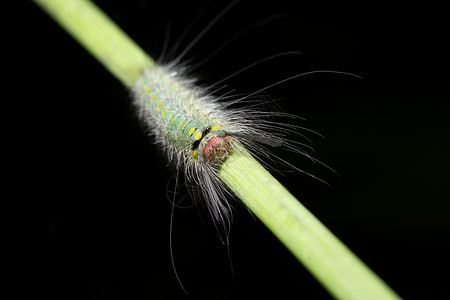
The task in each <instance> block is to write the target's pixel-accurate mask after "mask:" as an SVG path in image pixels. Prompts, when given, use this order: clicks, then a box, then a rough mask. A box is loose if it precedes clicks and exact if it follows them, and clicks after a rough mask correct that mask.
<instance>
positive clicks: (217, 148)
mask: <svg viewBox="0 0 450 300" xmlns="http://www.w3.org/2000/svg"><path fill="white" fill-rule="evenodd" d="M230 148H231V145H230V142H229V141H228V140H226V139H225V138H223V137H220V136H216V137H213V138H212V139H211V140H210V141H209V142H208V144H206V146H205V148H203V157H204V158H205V160H207V161H210V162H220V161H222V160H223V159H224V158H225V157H226V156H227V154H228V152H229V150H230Z"/></svg>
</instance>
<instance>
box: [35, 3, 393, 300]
mask: <svg viewBox="0 0 450 300" xmlns="http://www.w3.org/2000/svg"><path fill="white" fill-rule="evenodd" d="M34 1H35V2H36V3H37V4H38V5H40V6H41V7H42V8H43V9H44V10H45V11H46V12H47V13H48V14H49V15H50V16H51V17H53V18H54V19H55V20H56V21H57V22H58V23H59V24H60V25H61V26H62V27H64V28H65V29H66V30H67V31H68V32H69V33H70V34H71V35H72V36H73V37H74V38H75V39H76V40H78V42H79V43H80V44H82V45H83V46H84V47H85V48H86V49H87V50H88V51H89V52H90V53H91V54H92V55H93V56H95V57H96V58H97V59H98V60H99V61H100V62H101V63H102V64H103V65H104V66H105V67H106V68H107V69H108V70H109V71H110V72H111V73H112V74H113V75H114V76H116V77H117V78H118V79H119V80H120V81H121V82H122V83H123V84H124V85H125V86H127V87H131V86H132V85H133V84H134V82H135V81H136V80H137V79H138V78H139V77H140V75H141V73H142V72H143V71H144V70H146V69H147V68H150V67H152V66H155V65H156V64H155V63H154V61H153V60H152V59H151V58H150V57H149V56H148V55H147V54H146V53H145V52H144V51H143V50H141V49H140V48H139V46H137V45H136V44H135V43H134V42H133V41H132V40H131V39H130V38H129V37H128V36H127V35H126V34H125V33H124V32H123V31H122V30H121V29H120V28H118V27H117V26H116V25H115V24H114V23H113V22H112V21H111V20H110V19H109V18H108V17H107V16H106V15H105V14H104V13H103V12H102V11H100V10H99V9H98V8H97V7H96V6H95V5H94V4H93V3H92V2H90V1H87V0H34ZM219 175H220V177H221V178H222V180H223V181H224V182H225V183H226V184H227V185H228V187H229V188H230V189H231V190H232V191H233V192H234V193H235V194H236V195H237V196H238V197H239V198H240V199H241V200H242V201H243V202H244V203H245V204H246V205H247V206H248V207H249V208H250V209H251V210H252V211H253V213H254V214H255V215H256V216H258V218H259V219H260V220H261V221H262V222H263V223H264V224H265V225H266V226H267V227H268V228H269V229H270V230H271V231H272V232H273V233H274V234H275V235H276V236H277V237H278V238H279V239H280V241H281V242H282V243H283V244H284V245H285V246H286V247H287V248H288V249H289V250H290V251H291V252H292V253H293V254H294V255H295V256H296V257H297V259H298V260H299V261H300V262H301V263H303V264H304V265H305V267H306V268H307V269H308V270H309V271H310V272H311V273H312V274H313V275H314V276H315V277H316V278H317V279H318V280H319V281H320V282H321V283H322V285H323V286H324V287H325V288H326V289H327V290H328V291H329V292H330V293H331V294H332V295H333V296H335V297H336V298H339V299H398V298H399V297H398V296H397V294H395V292H394V291H392V290H391V289H390V288H389V287H388V286H387V285H386V284H385V283H384V282H383V281H382V280H381V279H380V278H379V277H378V276H377V275H376V274H374V273H373V272H372V271H371V270H370V269H369V268H368V267H367V266H366V265H365V264H364V263H363V262H361V260H359V259H358V258H357V257H356V256H355V255H354V254H353V253H352V252H351V251H350V250H349V249H348V248H347V247H346V246H345V245H344V244H343V243H342V242H341V241H339V240H338V239H337V238H336V237H335V236H334V235H333V234H332V233H331V232H330V231H329V230H328V229H327V228H326V227H325V226H324V225H323V224H322V223H321V222H320V221H319V220H317V219H316V218H315V217H314V215H312V214H311V213H310V212H309V211H308V210H307V209H306V208H305V207H304V206H303V205H302V204H301V203H300V202H299V201H298V200H297V199H295V198H294V196H292V195H291V194H290V193H289V192H288V191H287V190H286V189H285V188H283V186H282V185H281V184H280V183H279V182H278V181H277V180H276V179H275V178H273V177H272V176H271V175H270V174H269V173H268V172H267V171H266V170H265V169H264V168H263V167H262V166H261V165H260V164H259V163H258V162H256V161H255V159H253V158H252V156H251V155H250V154H249V153H248V152H247V151H246V150H245V149H243V148H240V147H239V146H235V147H234V151H233V153H232V154H231V155H230V157H228V159H227V160H226V161H225V163H224V164H223V165H222V167H221V169H220V171H219Z"/></svg>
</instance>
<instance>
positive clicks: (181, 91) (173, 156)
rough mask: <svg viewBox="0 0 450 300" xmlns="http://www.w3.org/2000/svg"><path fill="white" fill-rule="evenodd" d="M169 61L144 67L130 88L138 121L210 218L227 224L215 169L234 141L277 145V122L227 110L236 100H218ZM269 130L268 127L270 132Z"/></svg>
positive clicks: (226, 207) (257, 113)
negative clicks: (203, 204)
mask: <svg viewBox="0 0 450 300" xmlns="http://www.w3.org/2000/svg"><path fill="white" fill-rule="evenodd" d="M182 73H183V72H182V71H180V70H178V69H177V68H176V67H175V66H173V65H167V66H158V67H153V68H151V69H148V70H147V71H145V72H144V73H143V75H142V76H141V78H140V79H139V80H138V81H137V82H136V84H135V86H134V87H133V90H132V92H133V98H134V101H135V105H136V106H137V108H138V110H139V112H138V113H139V116H140V119H141V120H142V121H143V122H144V124H145V125H146V126H147V127H148V128H149V130H150V133H151V135H153V137H154V139H155V143H156V144H158V145H159V146H160V147H161V148H162V149H163V151H164V152H165V153H167V156H168V159H169V162H170V163H173V164H174V165H175V166H176V168H177V170H179V169H184V170H185V179H186V181H187V182H188V183H190V184H191V185H193V186H194V187H196V188H194V191H199V192H200V194H201V196H202V198H203V199H204V200H205V201H206V207H207V209H208V211H209V212H210V214H211V215H212V217H213V219H214V220H216V221H218V222H219V223H221V224H225V223H229V221H230V217H231V206H230V204H229V202H228V200H227V194H229V192H228V190H227V188H226V186H225V184H224V183H223V182H222V181H221V179H220V178H219V177H218V175H217V171H218V168H220V165H221V164H222V162H223V161H224V160H226V159H227V157H228V156H229V155H230V154H231V152H232V151H233V149H234V147H233V145H236V144H238V143H239V144H241V145H243V146H245V147H246V148H247V149H250V150H252V149H253V150H255V149H258V150H257V152H258V153H263V152H264V149H263V148H261V147H259V146H258V145H257V144H256V143H255V141H258V142H262V143H266V144H270V145H281V144H282V143H284V142H285V141H284V140H283V138H282V137H281V135H279V134H277V133H278V131H281V129H282V126H276V125H274V124H273V123H271V122H270V121H268V120H267V119H264V118H263V117H264V115H265V113H264V112H261V111H260V110H252V109H251V108H247V109H246V108H239V109H236V108H231V107H229V106H231V105H232V104H234V103H236V102H240V100H241V99H242V98H241V99H237V100H235V101H227V102H222V101H221V98H220V97H219V98H217V97H214V96H212V95H211V93H209V92H208V91H209V89H208V88H203V87H198V86H196V85H194V82H195V81H194V80H193V79H187V78H186V77H185V76H183V74H182ZM269 129H270V130H269Z"/></svg>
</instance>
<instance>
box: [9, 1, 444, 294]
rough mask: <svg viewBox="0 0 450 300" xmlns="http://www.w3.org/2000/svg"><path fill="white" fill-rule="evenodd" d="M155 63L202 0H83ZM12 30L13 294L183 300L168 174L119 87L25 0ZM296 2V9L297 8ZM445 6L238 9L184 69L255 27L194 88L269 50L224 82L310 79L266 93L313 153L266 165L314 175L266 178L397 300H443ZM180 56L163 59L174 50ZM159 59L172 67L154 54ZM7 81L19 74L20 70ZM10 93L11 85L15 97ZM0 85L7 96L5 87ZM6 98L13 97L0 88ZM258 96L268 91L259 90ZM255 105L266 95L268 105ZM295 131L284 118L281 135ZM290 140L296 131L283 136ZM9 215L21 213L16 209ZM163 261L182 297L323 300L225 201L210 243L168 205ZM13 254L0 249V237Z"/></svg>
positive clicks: (204, 20)
mask: <svg viewBox="0 0 450 300" xmlns="http://www.w3.org/2000/svg"><path fill="white" fill-rule="evenodd" d="M95 2H96V3H97V4H98V5H99V6H100V7H101V8H102V9H103V10H104V11H105V12H106V13H107V14H108V15H109V16H110V17H112V19H113V20H114V21H115V22H117V23H118V24H119V26H120V27H122V28H123V29H124V30H125V31H126V32H127V33H128V34H129V35H130V36H131V37H132V38H133V39H134V40H136V42H137V43H138V44H139V45H140V46H142V47H143V48H144V49H145V50H146V51H148V52H149V53H150V54H151V55H152V56H154V57H158V56H159V55H160V52H161V49H162V47H163V41H164V36H165V32H166V28H167V24H168V23H169V22H170V23H171V34H170V39H169V46H170V45H174V44H175V41H176V40H177V37H179V36H181V34H182V32H183V30H184V29H185V28H186V27H187V25H188V24H189V23H190V22H191V20H192V19H193V16H195V15H196V14H197V12H198V11H200V10H201V8H202V7H204V5H205V2H204V1H183V2H180V3H178V1H161V2H163V3H153V2H154V1H145V0H140V1H137V0H136V1H106V0H105V1H95ZM23 5H24V6H23V7H22V9H21V10H20V13H18V14H17V15H16V17H15V18H14V22H13V23H12V24H13V26H11V28H8V31H10V32H15V34H14V36H15V37H16V39H15V42H14V47H13V52H14V53H13V56H12V57H13V58H14V57H17V58H20V59H16V60H15V61H17V62H18V63H15V69H14V71H15V72H14V73H12V75H13V76H12V77H13V83H15V84H16V85H17V87H14V88H12V89H13V91H12V92H13V93H12V95H13V97H12V98H11V96H8V97H9V98H8V99H9V100H8V101H6V102H8V103H12V104H13V106H12V108H8V109H6V107H5V110H4V111H3V114H4V117H5V118H4V119H6V118H7V117H8V118H11V121H10V122H9V123H8V124H9V125H8V126H6V127H5V129H6V130H7V131H8V132H9V133H11V135H12V136H13V139H12V140H11V143H9V144H8V148H9V149H11V150H12V151H11V155H10V156H5V157H4V160H5V165H6V163H10V164H11V163H12V165H13V168H11V169H9V168H8V169H5V170H6V172H7V175H8V178H10V179H12V181H11V184H10V183H9V182H7V186H8V187H10V188H12V190H13V193H5V195H6V197H5V198H7V202H8V203H13V204H17V205H14V206H15V209H14V214H13V216H14V217H13V221H11V222H8V224H7V227H6V230H7V232H8V233H10V234H11V235H12V237H13V238H14V240H16V241H19V242H18V243H17V242H14V243H11V245H13V246H14V245H17V248H16V247H13V250H14V253H13V255H12V256H11V259H10V260H11V262H12V263H13V264H14V266H15V267H14V269H13V270H14V272H13V273H12V274H11V276H10V277H11V278H12V279H13V280H14V282H15V283H18V285H17V288H16V292H17V295H21V294H22V293H25V292H31V293H32V294H33V295H35V296H39V297H41V296H42V297H44V298H46V299H53V298H55V299H56V298H57V299H174V298H186V297H187V296H185V295H184V293H183V291H182V290H181V288H180V285H179V284H178V282H177V280H176V278H175V275H174V270H173V266H172V264H171V261H170V252H169V219H170V211H171V204H170V202H169V201H168V200H167V197H166V194H167V190H172V189H173V181H171V178H172V176H173V174H174V173H173V170H172V169H171V168H170V167H169V166H167V163H166V160H165V157H164V156H163V155H161V154H160V153H159V151H158V149H156V148H155V147H153V145H152V144H151V139H149V138H148V137H146V136H145V134H144V133H143V131H142V128H141V127H140V126H139V124H138V121H137V120H136V118H135V116H134V114H133V110H132V107H131V106H130V98H129V95H128V91H127V90H126V89H125V88H124V87H123V86H122V85H121V84H120V83H119V82H118V81H117V80H116V79H115V78H113V77H112V75H110V74H109V73H108V72H107V71H106V70H105V69H104V68H103V67H102V66H101V65H100V64H99V63H98V62H96V61H95V59H93V58H92V57H91V56H90V55H89V54H88V53H87V52H86V51H85V50H84V49H83V48H82V47H80V46H79V45H78V44H77V43H76V42H75V41H74V40H73V39H72V38H71V37H70V36H68V35H67V34H66V33H65V32H64V31H63V30H62V29H61V28H60V27H59V26H58V25H57V24H56V23H54V22H53V21H52V20H51V19H50V18H49V17H48V16H47V15H45V14H44V13H43V12H42V11H41V10H40V9H39V8H38V7H37V6H35V5H34V4H33V3H31V2H24V4H23ZM296 5H297V6H296ZM225 6H226V4H225V3H224V2H222V1H211V3H210V5H209V6H207V7H206V8H205V10H204V13H202V14H201V16H200V19H199V20H198V22H197V23H195V25H194V26H193V27H192V29H191V30H190V31H189V33H188V35H187V37H186V38H185V39H183V40H181V45H180V49H183V48H184V47H186V46H187V45H188V44H189V41H190V40H192V39H193V38H194V37H195V36H196V34H197V33H198V32H200V31H201V30H202V29H203V28H204V27H205V26H206V24H208V22H209V20H211V19H212V18H214V17H215V16H216V15H217V14H218V13H219V12H220V11H221V9H223V8H224V7H225ZM443 11H444V10H443V8H440V7H432V6H431V5H427V6H421V5H420V4H411V3H410V4H408V6H398V7H394V6H392V5H383V4H381V3H380V2H373V3H372V4H371V3H368V2H364V4H363V5H359V6H358V5H356V6H355V5H353V4H352V5H346V4H343V3H342V2H339V3H336V4H334V5H332V6H329V5H328V4H326V3H319V4H317V5H311V4H308V5H306V4H304V3H301V2H299V3H295V4H294V1H292V2H290V1H282V0H280V1H268V2H260V1H241V2H240V3H239V4H238V5H236V6H235V7H234V8H233V9H232V10H231V11H230V12H229V13H227V14H226V16H224V17H223V18H222V19H221V20H220V21H219V22H218V23H217V24H216V25H215V26H214V27H213V28H212V29H211V30H210V31H209V32H208V33H207V34H206V35H205V36H204V38H203V39H201V40H200V41H199V42H198V43H197V44H196V45H195V47H193V48H192V51H190V52H189V53H188V55H187V56H186V59H192V61H193V62H194V63H195V62H196V61H197V62H198V61H200V60H201V58H202V57H205V56H206V55H207V54H208V53H211V51H213V50H214V49H216V48H218V47H220V46H221V45H223V43H224V42H225V41H226V40H227V39H228V38H230V37H232V36H233V35H234V34H236V33H238V32H240V31H241V30H243V29H245V28H246V27H248V26H251V25H253V24H256V23H257V22H258V21H260V20H262V19H264V18H266V17H270V16H274V15H277V14H279V13H281V14H284V15H283V17H282V18H279V19H277V20H274V21H272V22H270V23H268V24H266V25H263V26H259V27H257V28H256V29H254V30H252V31H250V32H248V33H246V34H245V35H243V36H242V37H241V38H239V39H237V40H235V41H234V42H233V43H232V44H230V45H229V46H227V47H225V48H224V49H223V51H221V52H219V53H218V54H217V55H216V56H214V58H212V59H211V60H210V61H208V62H207V63H205V64H202V65H201V66H200V67H199V68H198V69H197V70H196V71H195V72H194V73H193V75H194V76H196V77H198V78H200V83H201V84H208V83H213V82H215V81H217V80H218V79H221V78H223V77H225V76H226V75H227V74H231V73H233V72H234V71H237V70H239V69H241V68H243V67H245V66H247V65H249V64H250V63H252V62H254V61H257V60H259V59H262V58H264V57H268V56H270V55H273V54H276V53H280V52H283V51H291V50H294V51H300V52H302V53H303V54H302V55H286V56H284V57H281V58H279V59H275V60H272V61H270V62H266V63H263V64H260V65H259V66H257V67H255V68H252V69H251V70H248V71H246V72H243V73H241V74H239V75H237V76H236V77H234V78H232V79H230V80H228V81H227V84H228V85H229V86H230V89H231V88H236V93H250V92H253V91H256V90H258V89H260V88H263V87H265V86H267V85H269V84H272V83H274V82H277V81H279V80H282V79H284V78H287V77H289V76H292V75H295V74H299V73H302V72H308V71H313V70H337V71H346V72H351V73H355V74H357V75H359V76H361V77H362V79H357V78H354V77H350V76H343V75H333V74H315V75H309V76H305V77H300V78H297V79H294V80H292V81H289V82H287V83H283V84H280V85H278V86H276V87H273V88H270V89H269V90H267V91H266V93H267V95H270V96H271V97H272V98H273V99H280V100H279V101H278V102H277V105H278V106H279V107H280V109H281V110H282V111H285V112H288V113H292V114H294V115H298V116H301V117H304V118H305V119H306V120H305V121H298V122H297V123H296V124H297V125H300V126H304V127H307V128H310V129H312V130H314V131H317V132H319V133H321V134H323V135H324V136H325V139H322V138H320V137H319V136H317V135H315V134H312V133H308V132H305V134H306V135H307V136H308V137H309V138H310V139H311V140H312V141H313V142H314V149H315V150H316V152H315V153H314V156H315V157H316V158H318V159H319V160H320V161H323V162H324V163H326V164H327V165H329V166H330V167H332V168H333V169H335V170H336V171H337V172H338V173H339V175H336V174H334V173H332V172H331V171H329V170H327V169H325V168H322V167H317V168H316V169H314V170H312V169H311V163H309V162H308V161H307V160H305V159H302V158H301V157H300V156H299V155H292V154H289V153H286V152H283V151H279V150H277V149H276V150H274V151H275V153H276V154H277V155H280V156H282V157H283V158H284V159H286V160H288V161H289V162H291V163H293V164H294V165H296V166H299V167H300V168H303V169H305V170H307V171H309V172H312V171H314V173H315V174H316V175H317V176H319V177H320V178H323V179H324V180H326V181H327V182H328V183H329V184H330V185H331V186H332V188H330V187H328V186H326V185H324V184H321V183H320V182H318V181H315V180H312V179H310V178H309V177H307V176H304V175H302V174H301V173H299V172H295V173H292V172H281V174H280V173H277V172H273V173H274V175H275V176H276V177H277V178H279V180H280V181H281V182H282V183H283V184H284V185H285V186H286V187H287V188H288V189H289V190H290V191H291V192H292V193H293V194H294V195H295V196H296V197H297V198H298V199H300V200H301V201H302V203H303V204H304V205H305V206H306V207H308V208H309V209H310V210H311V211H312V212H313V213H314V214H315V215H316V216H317V217H318V218H319V219H320V220H321V221H322V222H323V223H324V224H325V225H326V226H327V227H328V228H330V229H331V230H332V231H333V232H334V233H335V234H336V235H337V236H338V237H339V238H340V239H342V241H343V242H344V243H345V244H347V245H348V246H349V247H350V248H351V249H352V250H353V251H354V252H355V253H356V254H357V255H358V256H359V257H360V258H362V260H363V261H365V262H366V263H367V264H368V265H369V266H370V267H371V268H372V269H373V270H374V271H375V272H376V273H377V274H379V275H380V276H381V277H382V278H383V279H384V280H385V281H386V282H387V283H388V284H389V285H390V286H391V287H392V288H393V289H395V290H396V291H397V292H398V293H399V294H400V295H401V296H402V297H404V298H408V299H423V298H428V299H446V298H447V299H448V298H449V297H450V290H449V287H448V282H449V276H448V272H446V270H448V269H447V268H448V253H449V252H450V247H449V243H450V241H449V230H450V226H449V225H450V218H449V208H450V205H449V199H450V197H449V196H450V193H449V191H448V181H449V179H450V176H449V169H450V156H449V153H450V145H449V134H448V130H449V129H450V126H449V122H448V116H449V113H450V106H449V104H448V102H449V99H450V98H449V95H448V94H449V93H448V91H447V88H448V76H447V74H446V67H445V64H444V60H445V59H447V56H448V52H447V51H446V50H445V47H444V43H445V40H446V39H447V36H448V34H447V32H446V30H445V26H444V25H445V19H444V15H443ZM180 51H181V50H178V52H177V53H180ZM168 58H169V59H170V57H168ZM17 71H18V72H17ZM11 86H13V85H11ZM10 92H11V91H9V89H7V90H6V91H5V95H6V93H10ZM9 95H11V94H9ZM265 95H266V94H265ZM265 95H264V96H265ZM295 122H296V121H294V123H295ZM292 138H294V139H297V140H301V138H299V137H292ZM16 213H17V214H16ZM172 242H173V253H174V258H175V266H176V269H177V271H178V275H179V276H180V278H181V281H182V283H183V285H184V286H185V288H186V289H187V291H188V293H189V295H190V297H192V298H199V299H203V298H205V299H206V298H214V299H229V298H231V297H233V298H244V297H249V296H277V297H279V298H281V297H286V296H292V297H296V298H303V299H328V298H330V296H329V295H328V293H327V292H326V291H325V290H324V289H323V288H322V287H321V286H320V284H319V283H318V282H316V280H315V279H314V278H313V277H312V276H311V275H310V274H309V273H308V272H307V271H306V270H305V269H304V268H303V267H302V266H301V265H300V264H299V263H298V262H297V261H296V260H295V259H294V258H293V256H292V255H291V254H290V253H289V252H288V251H287V250H286V249H285V248H284V246H283V245H282V244H280V243H279V242H278V241H277V240H276V238H274V237H273V236H272V235H271V233H270V232H269V231H268V230H267V229H265V227H264V226H263V225H262V224H261V223H259V221H257V220H255V219H254V218H252V217H251V216H250V215H249V214H248V212H247V211H246V210H245V209H244V208H243V207H241V206H239V205H236V212H235V222H234V224H233V227H232V231H231V236H230V257H231V262H232V265H233V268H234V276H233V275H232V273H231V267H230V260H229V259H228V253H227V247H226V246H224V245H223V244H222V243H221V241H220V239H219V236H218V234H217V232H216V230H215V229H214V226H213V225H212V223H211V221H210V220H209V219H208V216H207V215H206V214H205V213H204V212H203V211H202V209H201V208H200V209H195V208H192V209H184V210H183V209H176V210H175V215H174V225H173V237H172ZM8 244H9V243H8Z"/></svg>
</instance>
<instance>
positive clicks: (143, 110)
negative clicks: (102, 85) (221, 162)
mask: <svg viewBox="0 0 450 300" xmlns="http://www.w3.org/2000/svg"><path fill="white" fill-rule="evenodd" d="M134 93H135V99H136V101H137V102H138V103H137V105H138V107H139V108H140V116H141V118H142V119H144V121H145V123H146V124H148V125H149V127H150V128H152V133H153V135H154V136H155V137H156V140H157V142H158V143H160V144H161V145H162V146H163V147H164V148H165V149H166V150H167V151H169V152H170V153H172V154H174V153H176V154H178V153H181V154H182V160H183V161H185V162H187V161H189V160H190V159H194V160H195V161H199V162H204V161H205V156H204V154H203V151H202V150H203V149H204V147H205V146H206V145H207V143H208V142H209V141H210V140H211V139H212V138H214V137H216V136H218V137H224V136H225V131H224V129H223V124H224V123H226V121H225V120H221V115H223V114H221V113H220V109H221V107H220V105H219V103H217V101H215V100H214V98H213V97H211V96H207V95H203V92H202V91H201V90H200V89H199V88H198V87H195V86H194V85H192V83H191V82H188V81H186V80H183V79H181V78H180V77H179V76H178V75H177V73H176V72H174V71H170V70H169V69H166V68H164V67H157V68H152V69H150V70H147V71H146V72H145V73H144V74H143V76H142V78H141V80H140V81H139V82H138V83H137V86H136V87H135V89H134ZM169 158H170V159H171V158H172V157H169Z"/></svg>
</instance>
